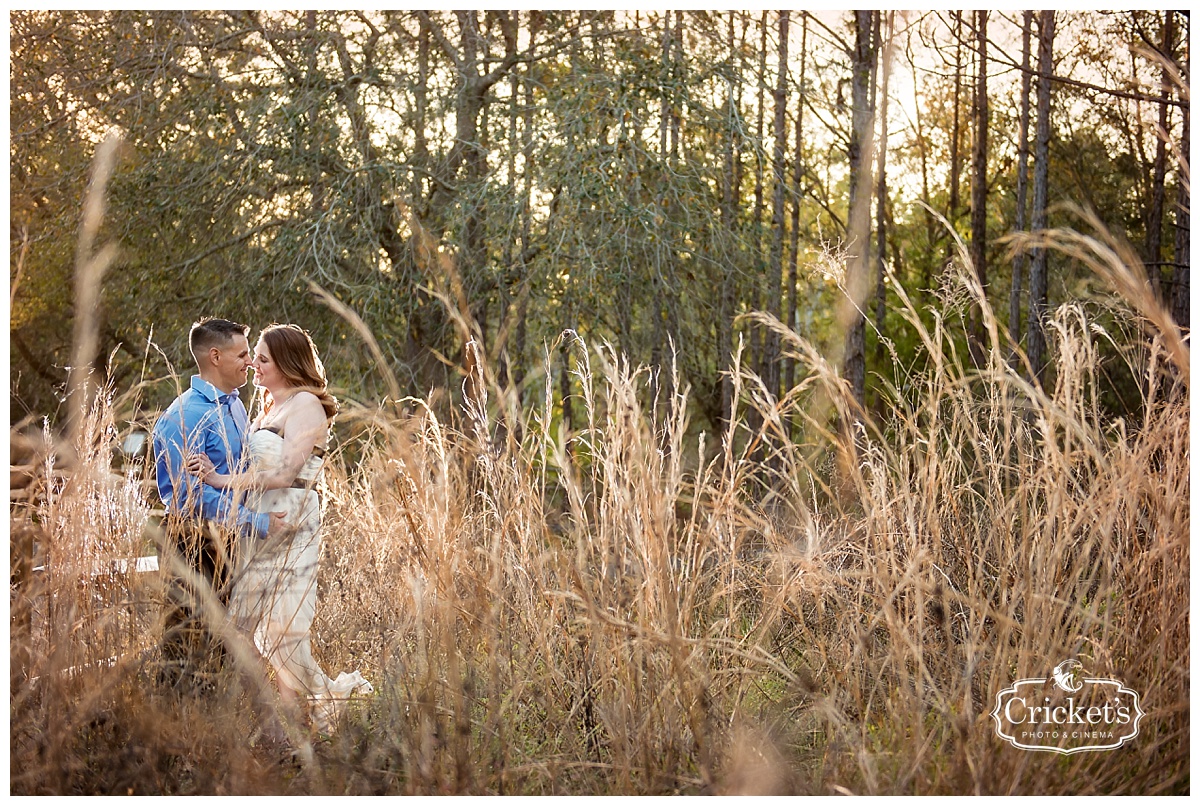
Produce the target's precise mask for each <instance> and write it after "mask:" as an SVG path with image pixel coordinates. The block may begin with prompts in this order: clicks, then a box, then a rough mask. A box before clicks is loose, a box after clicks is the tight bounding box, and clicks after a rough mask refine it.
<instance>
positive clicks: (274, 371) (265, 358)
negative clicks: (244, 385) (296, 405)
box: [250, 339, 288, 395]
mask: <svg viewBox="0 0 1200 806" xmlns="http://www.w3.org/2000/svg"><path fill="white" fill-rule="evenodd" d="M250 366H252V367H253V368H254V385H255V386H259V387H262V388H263V389H266V390H267V391H268V392H270V393H271V394H272V395H274V394H275V393H276V392H278V391H279V390H281V389H284V388H285V387H287V386H288V381H287V378H285V377H283V373H282V372H280V371H279V367H278V366H277V365H276V364H275V361H274V360H273V359H272V358H271V351H270V350H268V349H267V343H266V342H265V341H263V340H262V339H259V340H258V344H256V345H255V346H254V361H253V362H251V364H250Z"/></svg>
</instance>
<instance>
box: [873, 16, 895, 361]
mask: <svg viewBox="0 0 1200 806" xmlns="http://www.w3.org/2000/svg"><path fill="white" fill-rule="evenodd" d="M894 36H895V12H894V11H889V12H888V15H887V45H886V47H885V50H884V54H885V55H884V58H883V85H882V88H881V89H880V93H879V97H880V101H879V149H878V150H879V154H878V160H879V164H878V165H877V166H876V169H875V172H876V179H875V181H876V188H875V331H876V334H877V336H878V341H876V342H875V360H876V361H877V362H879V363H881V364H882V363H883V361H884V358H885V356H884V352H883V348H884V343H883V335H884V319H885V317H886V316H887V283H886V282H884V281H885V279H886V277H887V270H886V268H885V264H886V263H887V142H888V82H889V79H890V78H891V72H892V39H893V37H894Z"/></svg>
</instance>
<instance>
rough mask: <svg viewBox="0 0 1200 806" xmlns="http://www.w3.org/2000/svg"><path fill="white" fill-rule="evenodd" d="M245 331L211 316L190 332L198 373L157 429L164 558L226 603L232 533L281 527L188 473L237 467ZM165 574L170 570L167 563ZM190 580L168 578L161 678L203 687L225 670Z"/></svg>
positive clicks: (278, 520)
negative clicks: (199, 456)
mask: <svg viewBox="0 0 1200 806" xmlns="http://www.w3.org/2000/svg"><path fill="white" fill-rule="evenodd" d="M249 330H250V328H249V327H248V326H246V325H240V324H237V323H236V322H231V321H229V320H227V319H212V318H205V319H201V320H200V321H198V322H196V323H195V324H194V325H192V329H191V332H190V334H189V335H188V343H189V346H190V347H191V352H192V356H193V358H195V359H196V366H197V368H198V369H199V374H198V375H193V376H192V380H191V386H190V388H189V389H187V390H186V391H185V392H184V393H183V394H181V395H180V396H179V397H178V398H176V399H175V401H174V402H173V403H172V404H171V405H170V406H169V407H168V408H167V410H166V411H165V412H163V414H162V416H161V417H159V419H158V422H157V423H155V425H154V436H153V439H154V455H155V466H156V471H157V482H158V494H159V497H160V498H161V499H162V502H163V505H164V506H165V508H166V511H167V515H166V518H165V519H164V521H163V526H164V530H165V532H166V545H165V546H164V548H165V549H166V551H165V552H160V553H165V554H167V555H175V557H176V558H177V559H178V560H181V561H182V562H183V564H184V565H185V566H186V567H187V568H188V569H189V571H191V572H192V573H193V574H195V575H198V576H199V577H200V578H201V579H202V580H203V581H204V582H205V583H206V584H207V585H209V586H211V588H212V592H213V593H215V594H216V597H217V600H218V601H220V602H221V604H225V603H226V600H227V596H228V590H227V589H228V582H229V570H230V569H229V565H230V556H229V550H230V547H231V546H232V544H233V542H234V541H233V540H232V535H234V534H240V535H242V536H244V537H258V538H265V537H267V536H268V534H274V533H275V532H277V531H279V530H280V529H282V528H283V515H282V513H256V512H252V511H250V510H248V509H246V508H245V507H243V506H241V505H240V504H239V503H238V501H237V500H236V497H235V495H234V494H233V493H231V492H230V491H228V490H218V489H215V488H213V487H209V486H208V485H206V484H202V483H201V482H200V480H199V479H198V478H196V477H195V476H192V475H190V474H188V472H187V470H186V463H187V457H188V455H189V454H191V453H201V452H202V453H204V454H206V455H207V456H208V458H209V459H211V460H212V463H213V464H214V465H215V466H216V470H217V472H218V473H235V472H237V471H238V470H239V465H240V464H241V460H242V447H243V441H244V440H245V438H246V430H247V426H248V417H247V415H246V406H245V405H244V404H243V403H242V401H241V399H240V397H239V394H238V389H239V388H240V387H241V386H243V385H245V383H246V377H247V371H248V369H249V367H250V361H251V354H250V343H249V341H248V340H247V338H246V334H247V333H248V332H249ZM164 568H165V570H167V571H168V573H170V570H171V566H170V564H169V563H167V564H164ZM189 576H192V574H183V575H182V576H178V575H175V574H172V575H171V577H172V579H171V583H170V593H169V596H170V602H169V604H168V612H167V619H166V626H165V629H164V634H163V642H162V651H163V656H164V658H163V660H164V667H163V674H162V677H161V679H162V681H163V682H164V683H167V684H172V685H174V684H178V683H181V682H187V680H186V678H188V677H192V678H194V680H193V682H202V681H203V678H204V677H205V676H207V675H208V674H210V673H212V672H214V671H216V670H217V669H218V668H220V665H221V660H222V657H223V654H224V653H223V650H222V648H221V646H220V643H219V642H217V641H216V640H215V638H214V636H213V635H212V631H211V630H208V629H206V628H205V626H204V625H205V622H206V621H207V619H206V618H205V613H204V605H203V598H202V593H203V592H202V591H197V590H196V589H195V586H194V585H193V584H192V582H190V581H189V579H188V577H189ZM193 580H194V577H193Z"/></svg>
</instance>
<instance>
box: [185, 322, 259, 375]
mask: <svg viewBox="0 0 1200 806" xmlns="http://www.w3.org/2000/svg"><path fill="white" fill-rule="evenodd" d="M249 333H250V326H249V325H240V324H238V323H237V322H231V321H229V320H228V319H214V318H213V317H211V316H206V317H204V318H203V319H200V320H199V321H197V322H196V323H195V324H193V325H192V330H191V332H190V333H188V347H190V348H191V350H192V357H193V358H195V359H196V363H197V364H199V363H200V356H202V355H203V354H204V353H206V352H208V351H209V349H210V348H213V347H224V346H225V345H226V344H228V343H229V340H230V339H232V338H233V337H234V336H246V335H248V334H249Z"/></svg>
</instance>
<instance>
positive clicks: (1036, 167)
mask: <svg viewBox="0 0 1200 806" xmlns="http://www.w3.org/2000/svg"><path fill="white" fill-rule="evenodd" d="M1053 74H1054V12H1053V11H1042V12H1039V17H1038V95H1037V114H1038V120H1037V133H1036V135H1035V142H1034V155H1033V220H1032V221H1031V222H1030V229H1031V230H1033V231H1034V232H1037V231H1039V230H1043V229H1045V228H1046V203H1047V200H1048V197H1049V187H1048V185H1049V178H1050V170H1049V157H1050V77H1051V76H1052V75H1053ZM1047 285H1048V283H1047V276H1046V250H1045V249H1041V248H1039V249H1034V250H1033V255H1032V259H1031V262H1030V267H1029V349H1028V356H1029V365H1030V368H1031V369H1032V371H1033V377H1034V378H1035V379H1036V380H1038V381H1039V382H1040V381H1041V380H1042V376H1043V375H1044V372H1045V368H1046V331H1045V316H1046V307H1047V304H1048V298H1047Z"/></svg>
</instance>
